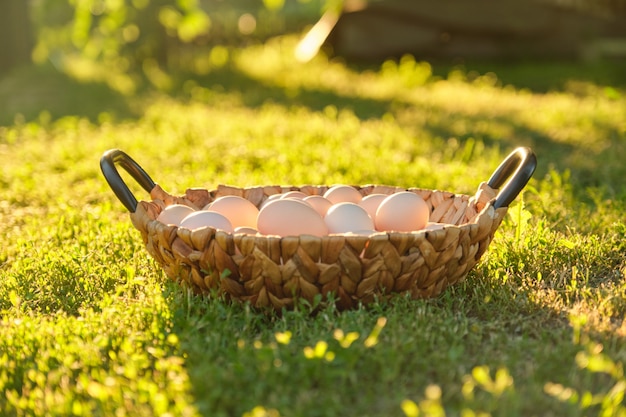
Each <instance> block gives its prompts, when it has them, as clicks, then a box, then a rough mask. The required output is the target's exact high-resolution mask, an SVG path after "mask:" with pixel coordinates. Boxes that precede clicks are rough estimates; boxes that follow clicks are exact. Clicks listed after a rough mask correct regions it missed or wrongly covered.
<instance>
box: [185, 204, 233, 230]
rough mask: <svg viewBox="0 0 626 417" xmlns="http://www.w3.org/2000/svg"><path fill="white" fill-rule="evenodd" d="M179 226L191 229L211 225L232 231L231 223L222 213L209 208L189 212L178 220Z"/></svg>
mask: <svg viewBox="0 0 626 417" xmlns="http://www.w3.org/2000/svg"><path fill="white" fill-rule="evenodd" d="M180 227H185V228H187V229H191V230H195V229H199V228H201V227H213V228H215V229H219V230H223V231H225V232H228V233H232V232H233V225H232V224H231V223H230V221H229V220H228V219H227V218H226V217H225V216H224V215H222V214H220V213H218V212H216V211H210V210H199V211H195V212H193V213H191V214H190V215H188V216H187V217H185V218H184V219H183V221H182V222H180Z"/></svg>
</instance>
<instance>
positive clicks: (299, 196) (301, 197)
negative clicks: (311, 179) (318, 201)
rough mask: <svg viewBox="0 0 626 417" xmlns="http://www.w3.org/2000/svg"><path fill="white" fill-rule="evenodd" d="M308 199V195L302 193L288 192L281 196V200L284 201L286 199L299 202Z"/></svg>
mask: <svg viewBox="0 0 626 417" xmlns="http://www.w3.org/2000/svg"><path fill="white" fill-rule="evenodd" d="M306 197H307V195H306V194H304V193H303V192H302V191H288V192H286V193H284V194H281V195H280V198H281V199H284V198H295V199H298V200H304V199H305V198H306Z"/></svg>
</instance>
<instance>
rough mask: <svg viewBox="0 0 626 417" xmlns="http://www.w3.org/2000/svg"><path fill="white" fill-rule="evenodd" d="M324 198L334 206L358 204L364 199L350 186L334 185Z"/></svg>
mask: <svg viewBox="0 0 626 417" xmlns="http://www.w3.org/2000/svg"><path fill="white" fill-rule="evenodd" d="M323 197H324V198H326V199H327V200H329V201H330V202H331V203H333V204H337V203H358V202H359V201H361V199H362V198H363V196H362V195H361V193H360V192H359V191H358V190H357V189H356V188H354V187H350V186H349V185H333V186H332V187H330V188H329V189H328V190H326V192H325V193H324V196H323Z"/></svg>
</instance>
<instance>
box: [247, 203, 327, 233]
mask: <svg viewBox="0 0 626 417" xmlns="http://www.w3.org/2000/svg"><path fill="white" fill-rule="evenodd" d="M257 229H258V231H259V232H260V233H261V234H264V235H278V236H298V235H313V236H320V237H321V236H325V235H327V234H328V228H327V227H326V223H324V219H323V218H322V216H320V215H319V213H318V212H317V211H315V209H314V208H313V207H311V206H310V205H308V204H306V203H304V202H302V201H300V200H295V199H285V200H283V199H280V200H275V201H272V202H270V203H268V204H267V205H265V206H264V207H263V208H261V210H260V211H259V216H258V218H257Z"/></svg>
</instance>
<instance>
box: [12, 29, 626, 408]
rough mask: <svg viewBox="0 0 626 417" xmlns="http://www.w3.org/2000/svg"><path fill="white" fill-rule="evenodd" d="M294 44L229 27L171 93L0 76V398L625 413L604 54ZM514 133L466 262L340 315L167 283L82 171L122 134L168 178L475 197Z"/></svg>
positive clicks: (613, 161) (80, 404) (620, 115)
mask: <svg viewBox="0 0 626 417" xmlns="http://www.w3.org/2000/svg"><path fill="white" fill-rule="evenodd" d="M294 42H295V41H294V39H293V38H292V37H290V36H284V37H279V38H276V39H272V40H270V41H269V42H268V43H267V44H265V45H251V46H249V47H247V48H243V49H232V50H230V51H229V53H228V55H227V57H228V58H227V59H226V60H225V61H224V62H222V64H223V65H221V66H220V65H216V66H214V67H212V69H211V70H210V71H209V72H208V73H207V75H205V76H203V77H193V78H192V77H183V76H180V77H176V78H174V79H172V80H171V83H172V85H173V86H174V88H173V90H172V91H175V93H169V94H166V93H163V92H158V91H152V90H150V91H141V92H140V93H138V94H136V95H133V96H132V97H128V96H124V95H122V94H120V93H118V92H115V91H114V90H111V89H109V88H108V87H106V86H105V85H102V84H96V83H88V82H85V81H78V80H75V79H71V78H69V77H67V76H64V75H61V74H59V73H57V72H55V71H54V69H53V68H48V67H46V66H43V67H37V68H29V69H26V70H23V71H20V72H16V73H14V74H9V75H7V76H5V77H4V78H2V79H0V109H2V111H1V112H0V113H1V114H0V167H1V171H0V172H1V175H0V236H2V245H0V311H1V322H0V392H1V393H2V395H0V413H1V414H2V415H7V416H26V415H37V416H44V415H46V416H61V415H63V416H66V415H85V416H94V415H103V416H104V415H106V416H110V415H115V416H124V415H128V416H152V415H171V416H196V415H204V416H211V417H219V416H229V417H232V416H237V417H239V416H247V417H248V416H249V417H252V416H254V417H261V416H265V417H275V416H306V417H314V416H322V417H332V416H377V417H390V416H399V417H403V416H405V417H415V416H418V415H420V416H423V415H426V416H443V415H446V416H464V417H469V416H484V415H492V416H626V405H625V403H624V395H625V393H626V376H625V375H624V362H625V361H626V347H625V346H626V322H625V321H624V316H625V314H626V255H625V254H626V219H625V215H624V213H625V212H626V186H625V185H624V178H626V166H625V165H624V161H625V160H626V78H625V77H624V74H626V67H625V66H624V65H623V64H620V63H617V62H598V63H578V64H577V63H547V62H543V63H523V64H522V63H520V64H517V65H505V64H502V63H500V64H486V63H481V64H476V65H474V66H471V65H469V64H468V65H467V66H466V67H462V68H461V67H448V66H444V65H442V64H432V65H430V64H427V63H423V62H420V61H416V60H414V59H412V58H411V57H405V58H403V59H402V60H401V61H399V62H391V61H389V62H386V63H385V64H383V65H382V66H372V67H359V68H355V67H352V66H349V65H346V64H345V63H343V62H342V61H341V60H330V59H327V58H324V57H322V56H320V57H317V58H316V59H315V60H313V61H311V62H309V63H307V64H301V63H296V62H294V60H293V59H292V53H291V51H292V50H293V47H294V45H295V43H294ZM517 146H529V147H531V148H532V149H533V150H534V151H535V153H536V154H537V158H538V161H539V164H538V167H537V170H536V172H535V174H534V176H533V178H532V179H531V181H530V182H529V184H528V185H527V186H526V188H525V189H524V192H523V193H522V194H521V195H520V196H519V197H518V198H517V199H516V200H515V202H514V203H513V204H512V205H511V207H510V209H509V213H508V215H507V217H506V218H505V220H504V222H503V223H502V225H501V226H500V228H499V229H498V231H497V233H496V235H495V238H494V241H493V242H492V243H491V245H490V247H489V250H488V251H487V253H486V254H485V255H484V256H483V258H482V259H481V262H480V263H479V264H478V265H477V266H476V267H475V268H474V269H473V270H472V271H471V272H470V274H469V275H468V277H467V279H466V280H465V281H464V282H462V283H459V284H457V285H455V286H452V287H450V288H448V289H447V290H446V291H445V292H444V293H443V294H442V295H441V296H439V297H437V298H434V299H428V300H409V299H407V298H405V297H402V296H397V297H395V298H394V299H393V300H391V301H390V302H388V303H383V302H380V303H376V304H372V305H368V306H363V307H360V308H357V309H354V310H349V311H342V312H339V311H337V310H336V309H335V308H334V307H332V306H331V305H322V306H320V307H319V308H318V309H316V310H315V311H314V309H313V308H312V306H310V305H307V304H306V303H303V304H301V305H298V306H297V307H296V308H295V309H294V310H291V311H284V312H283V313H282V314H273V313H268V312H266V311H258V310H255V309H254V308H252V307H251V306H249V305H246V304H240V303H229V302H227V301H225V300H223V299H220V298H219V297H200V296H196V295H193V294H192V293H191V292H190V291H188V290H187V289H186V288H183V287H181V286H179V285H178V284H176V283H174V282H171V281H170V280H169V279H168V278H167V277H166V276H165V274H164V272H163V271H162V270H161V269H160V268H159V267H158V265H157V264H156V262H155V261H154V260H152V258H150V256H149V255H148V253H147V251H146V250H145V248H144V246H143V243H142V240H141V236H140V235H139V233H138V232H137V230H135V229H134V228H133V227H132V224H131V222H130V219H129V216H128V213H127V212H126V211H125V209H124V207H123V206H122V204H121V203H120V202H119V201H118V200H117V199H116V198H115V196H114V195H113V193H112V191H111V190H110V188H108V186H107V184H106V182H105V181H104V178H103V177H102V174H101V173H100V168H99V159H100V156H101V155H102V153H103V152H104V151H106V150H107V149H111V148H119V149H122V150H124V151H126V152H127V153H128V154H130V155H131V156H132V157H133V158H135V159H136V160H137V161H138V162H139V163H140V164H141V165H142V166H143V167H144V168H145V170H146V171H147V172H148V173H150V175H151V176H152V178H153V179H154V180H155V181H156V182H157V183H159V184H160V185H161V186H162V187H163V188H164V189H166V190H167V191H169V192H172V193H175V194H183V193H184V191H185V190H186V189H187V188H189V187H205V188H209V189H212V188H215V187H216V186H217V185H218V184H232V185H237V186H252V185H264V184H282V185H292V184H293V185H303V184H336V183H343V184H388V185H397V186H401V187H421V188H429V189H442V190H448V191H453V192H456V193H460V194H473V193H474V192H475V191H476V189H477V187H478V185H479V184H480V183H481V182H482V181H486V180H487V179H488V178H489V176H490V174H491V173H492V172H493V170H494V169H495V168H496V167H497V166H498V164H499V163H500V161H501V160H502V159H503V158H504V157H505V156H506V155H507V154H508V153H509V152H510V151H512V150H513V149H514V148H516V147H517ZM132 189H133V191H134V192H135V195H136V196H137V197H138V198H140V199H148V195H147V193H145V192H144V191H143V190H141V189H140V188H139V187H138V186H135V185H132Z"/></svg>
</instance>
